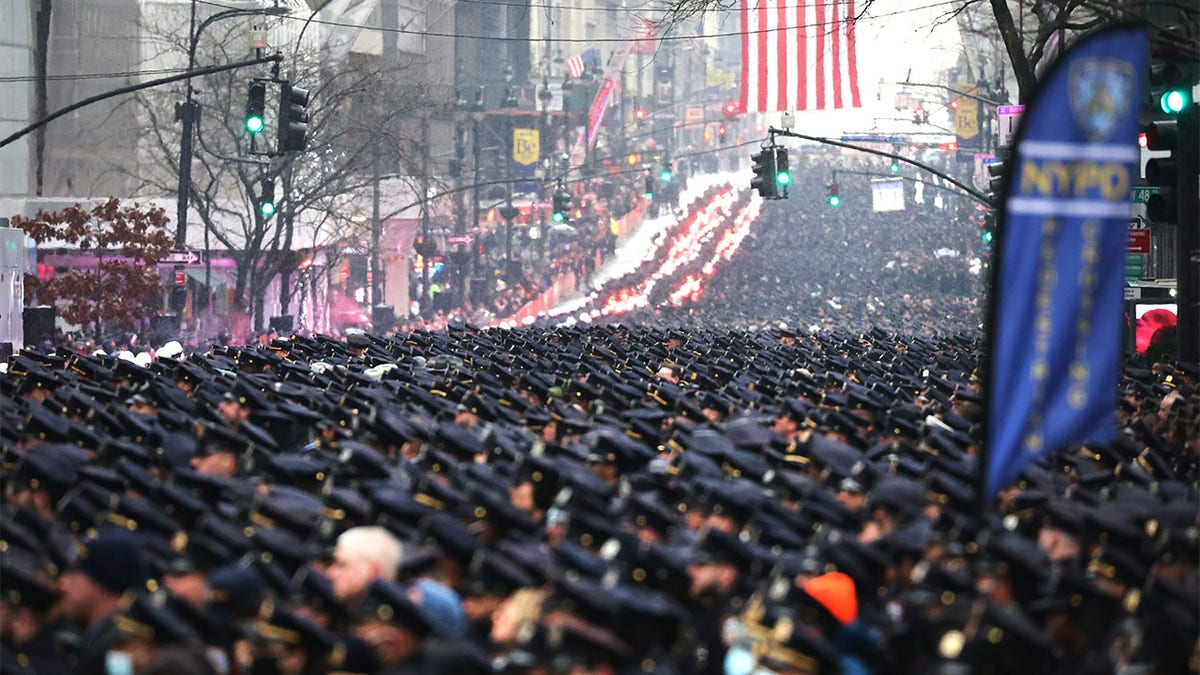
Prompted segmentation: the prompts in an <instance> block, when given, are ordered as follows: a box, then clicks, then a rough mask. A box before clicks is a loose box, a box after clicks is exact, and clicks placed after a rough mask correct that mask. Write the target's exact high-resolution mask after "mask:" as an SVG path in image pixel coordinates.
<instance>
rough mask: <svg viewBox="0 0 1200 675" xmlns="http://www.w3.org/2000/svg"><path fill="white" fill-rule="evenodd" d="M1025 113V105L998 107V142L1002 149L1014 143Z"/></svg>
mask: <svg viewBox="0 0 1200 675" xmlns="http://www.w3.org/2000/svg"><path fill="white" fill-rule="evenodd" d="M1024 113H1025V106H1023V105H1001V106H996V119H997V121H998V122H999V124H998V125H997V127H998V128H997V130H996V131H997V136H998V138H997V142H998V143H999V144H1000V147H1005V146H1007V145H1009V144H1010V143H1012V138H1013V135H1014V134H1016V133H1017V127H1018V126H1019V125H1020V124H1021V115H1022V114H1024Z"/></svg>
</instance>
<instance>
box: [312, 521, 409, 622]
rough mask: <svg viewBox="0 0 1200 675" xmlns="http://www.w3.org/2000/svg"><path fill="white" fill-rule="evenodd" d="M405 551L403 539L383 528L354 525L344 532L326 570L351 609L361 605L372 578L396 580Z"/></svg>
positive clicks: (336, 592) (335, 592)
mask: <svg viewBox="0 0 1200 675" xmlns="http://www.w3.org/2000/svg"><path fill="white" fill-rule="evenodd" d="M402 551H403V549H402V548H401V545H400V540H399V539H397V538H396V537H395V535H393V534H392V533H391V532H389V531H388V530H387V529H385V528H382V527H378V526H373V525H372V526H364V527H353V528H350V529H349V530H346V531H345V532H343V533H342V534H341V536H340V537H338V542H337V548H336V549H335V550H334V553H333V564H332V565H330V566H329V569H328V571H327V572H326V574H327V575H328V576H329V580H330V581H331V582H332V583H333V594H334V597H336V598H337V599H338V600H339V601H340V602H341V603H342V604H343V605H345V606H346V607H347V608H348V609H351V610H353V609H355V608H357V607H358V604H359V603H360V602H361V601H362V598H363V595H364V594H365V593H366V591H367V587H368V586H370V585H371V582H372V581H374V580H376V579H383V580H384V581H395V579H396V571H397V570H398V569H399V568H400V558H401V555H402Z"/></svg>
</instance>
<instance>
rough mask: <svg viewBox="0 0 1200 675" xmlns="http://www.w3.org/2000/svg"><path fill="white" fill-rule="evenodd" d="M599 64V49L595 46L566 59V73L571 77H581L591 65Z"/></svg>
mask: <svg viewBox="0 0 1200 675" xmlns="http://www.w3.org/2000/svg"><path fill="white" fill-rule="evenodd" d="M599 64H600V50H599V49H597V48H596V47H592V48H591V49H587V50H585V51H584V52H583V53H582V54H578V55H576V56H572V57H571V58H569V59H567V74H568V75H570V76H571V77H575V78H579V77H582V76H583V74H584V72H586V71H587V69H588V68H590V67H592V66H596V65H599Z"/></svg>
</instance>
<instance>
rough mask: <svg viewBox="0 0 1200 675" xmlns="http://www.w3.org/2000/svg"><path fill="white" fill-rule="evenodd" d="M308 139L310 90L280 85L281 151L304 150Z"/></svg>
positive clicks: (286, 84)
mask: <svg viewBox="0 0 1200 675" xmlns="http://www.w3.org/2000/svg"><path fill="white" fill-rule="evenodd" d="M307 141H308V90H307V89H301V88H300V87H293V86H292V85H290V84H288V83H287V82H284V83H283V84H282V85H281V86H280V87H279V146H278V147H279V152H281V153H283V152H303V151H304V146H305V145H306V143H307Z"/></svg>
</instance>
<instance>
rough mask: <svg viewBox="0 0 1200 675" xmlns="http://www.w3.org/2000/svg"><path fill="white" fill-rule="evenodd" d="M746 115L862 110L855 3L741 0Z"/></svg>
mask: <svg viewBox="0 0 1200 675" xmlns="http://www.w3.org/2000/svg"><path fill="white" fill-rule="evenodd" d="M741 17H742V110H744V111H746V112H781V111H787V110H836V109H842V108H861V107H862V99H861V97H860V96H859V92H858V53H857V49H856V46H855V43H854V21H855V19H856V18H857V15H856V14H855V9H854V0H741Z"/></svg>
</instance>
